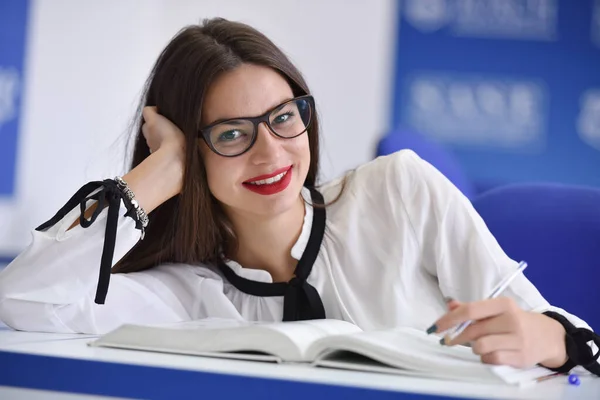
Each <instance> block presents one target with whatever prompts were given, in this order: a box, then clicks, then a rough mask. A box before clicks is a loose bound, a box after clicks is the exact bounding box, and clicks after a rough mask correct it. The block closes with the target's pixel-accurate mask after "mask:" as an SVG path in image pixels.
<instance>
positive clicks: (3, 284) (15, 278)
mask: <svg viewBox="0 0 600 400" xmlns="http://www.w3.org/2000/svg"><path fill="white" fill-rule="evenodd" d="M91 203H92V202H89V203H88V206H89V205H90V204H91ZM126 212H127V209H126V207H125V205H124V204H123V201H122V200H121V203H120V209H119V217H118V224H117V235H116V241H115V248H114V256H113V265H114V264H115V263H116V262H117V261H118V260H120V259H121V258H122V257H123V256H124V255H125V254H126V253H127V252H128V251H129V250H130V249H131V248H132V247H133V246H134V245H135V244H136V243H137V241H138V240H139V239H140V230H137V229H136V228H135V221H134V220H133V219H132V218H130V217H127V216H125V213H126ZM79 214H80V210H79V207H76V208H75V209H73V210H71V211H70V212H69V213H68V214H67V215H66V216H65V217H64V218H62V219H61V220H60V221H59V222H57V223H56V224H54V225H53V226H52V227H50V228H49V229H48V230H46V231H37V230H34V231H33V232H32V236H33V238H32V242H31V243H30V245H29V246H28V247H27V248H26V249H25V250H24V251H23V252H22V253H21V254H20V255H19V256H18V257H17V258H16V259H15V260H14V261H13V262H12V263H10V264H9V265H8V266H7V267H6V268H5V269H4V270H2V271H1V272H0V320H2V321H3V322H4V323H5V324H7V325H8V326H10V327H13V328H15V329H19V330H31V331H45V332H82V333H98V332H101V331H106V330H108V329H110V328H114V327H116V326H118V324H119V322H120V321H128V322H145V321H144V319H146V318H147V317H148V315H150V313H147V312H146V313H144V312H140V310H141V309H143V308H148V307H153V308H154V309H153V314H152V315H153V322H162V321H165V322H171V321H173V320H176V319H181V318H182V315H183V314H185V313H184V312H183V311H181V310H179V309H177V307H175V308H174V307H169V306H167V305H165V302H161V301H158V300H159V299H157V295H155V294H154V293H152V291H151V290H149V289H148V288H146V287H145V286H144V285H142V284H140V283H138V282H137V280H136V279H134V278H133V277H130V276H128V275H125V274H112V275H111V277H110V287H109V290H108V294H107V298H106V302H105V304H103V305H99V304H95V302H94V295H95V293H96V287H97V284H98V277H99V270H100V259H101V254H102V251H103V245H104V236H105V228H106V224H107V215H108V209H104V210H103V211H102V212H101V213H100V214H99V215H98V217H97V219H96V220H95V221H94V223H93V224H92V225H91V226H89V227H87V228H83V227H82V226H80V225H78V226H76V227H74V228H73V229H70V230H68V228H69V227H70V226H71V224H72V223H73V221H75V220H76V219H77V218H78V216H79ZM130 275H134V274H130ZM115 300H118V301H115ZM124 305H126V306H124Z"/></svg>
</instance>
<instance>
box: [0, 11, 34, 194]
mask: <svg viewBox="0 0 600 400" xmlns="http://www.w3.org/2000/svg"><path fill="white" fill-rule="evenodd" d="M28 8H29V2H28V1H25V0H23V1H21V0H3V1H2V2H0V40H1V41H0V196H10V195H12V193H13V191H14V187H15V167H16V157H17V156H16V155H17V136H18V132H19V120H20V118H19V116H20V114H21V90H22V83H23V65H24V61H25V41H26V28H27V11H28Z"/></svg>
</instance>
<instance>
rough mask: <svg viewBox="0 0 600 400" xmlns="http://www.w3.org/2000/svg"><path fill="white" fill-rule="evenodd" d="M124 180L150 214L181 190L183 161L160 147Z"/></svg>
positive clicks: (124, 177)
mask: <svg viewBox="0 0 600 400" xmlns="http://www.w3.org/2000/svg"><path fill="white" fill-rule="evenodd" d="M123 180H124V181H125V182H127V184H128V186H129V188H130V189H131V190H132V191H133V193H134V194H135V197H136V200H137V201H138V203H139V205H140V206H141V207H142V208H143V209H144V211H146V213H147V214H150V212H152V211H153V210H154V209H155V208H157V207H158V206H160V205H161V204H162V203H164V202H165V201H167V200H169V199H170V198H171V197H174V196H176V195H177V194H179V193H180V192H181V186H182V183H183V163H182V161H181V160H180V159H178V157H177V155H176V154H173V152H168V151H161V149H159V150H157V151H156V152H154V153H152V154H150V156H148V157H147V158H146V159H145V160H144V161H142V162H141V163H140V164H139V165H138V166H137V167H135V168H134V169H133V170H131V171H130V172H129V173H127V174H126V175H125V176H123Z"/></svg>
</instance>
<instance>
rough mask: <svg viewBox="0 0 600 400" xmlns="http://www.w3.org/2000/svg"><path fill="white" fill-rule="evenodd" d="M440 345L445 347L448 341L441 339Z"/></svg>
mask: <svg viewBox="0 0 600 400" xmlns="http://www.w3.org/2000/svg"><path fill="white" fill-rule="evenodd" d="M440 344H441V345H442V346H444V345H445V344H446V339H444V338H441V339H440Z"/></svg>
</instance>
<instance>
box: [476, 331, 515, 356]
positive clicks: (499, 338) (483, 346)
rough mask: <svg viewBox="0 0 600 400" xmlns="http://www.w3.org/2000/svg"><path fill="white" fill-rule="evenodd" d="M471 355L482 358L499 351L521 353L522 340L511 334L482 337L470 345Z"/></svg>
mask: <svg viewBox="0 0 600 400" xmlns="http://www.w3.org/2000/svg"><path fill="white" fill-rule="evenodd" d="M471 349H472V350H473V353H475V354H477V355H480V356H484V355H486V354H490V353H494V352H499V351H521V350H524V349H523V340H521V338H520V337H519V336H518V335H515V334H512V333H501V334H497V335H487V336H482V337H480V338H479V339H477V340H475V341H474V342H473V344H472V345H471Z"/></svg>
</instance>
